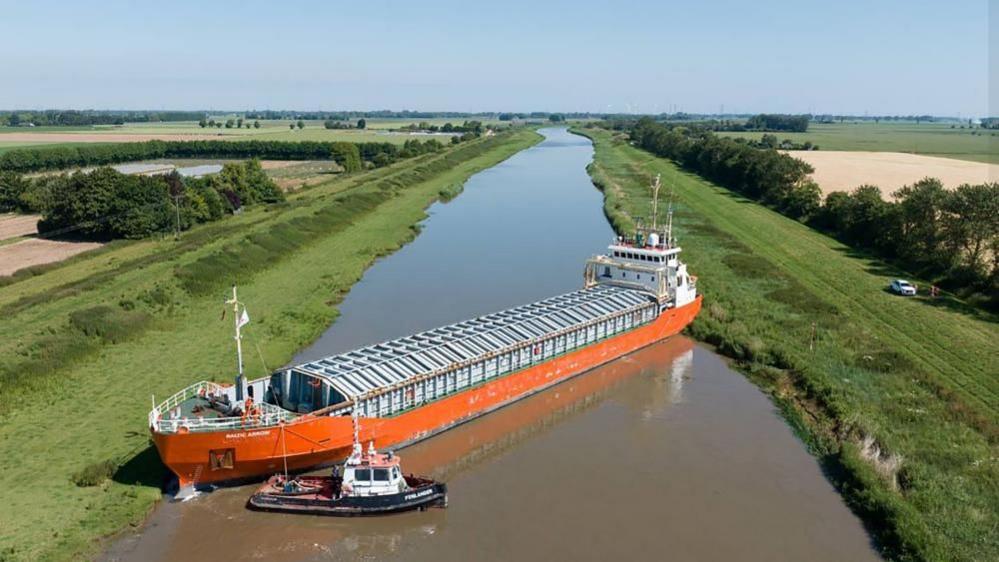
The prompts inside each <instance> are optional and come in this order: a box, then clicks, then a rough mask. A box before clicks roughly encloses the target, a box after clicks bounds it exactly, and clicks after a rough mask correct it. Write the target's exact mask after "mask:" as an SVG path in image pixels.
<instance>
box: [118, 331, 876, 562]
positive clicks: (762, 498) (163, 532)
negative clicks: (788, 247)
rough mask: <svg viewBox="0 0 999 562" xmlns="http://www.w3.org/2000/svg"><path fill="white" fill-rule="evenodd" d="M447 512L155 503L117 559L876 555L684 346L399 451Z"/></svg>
mask: <svg viewBox="0 0 999 562" xmlns="http://www.w3.org/2000/svg"><path fill="white" fill-rule="evenodd" d="M400 454H401V455H402V456H403V458H404V462H405V465H406V470H407V471H412V472H414V473H420V474H428V475H432V476H433V477H434V478H438V479H442V480H445V481H447V482H448V486H449V489H450V505H449V507H448V509H447V510H431V511H428V512H424V513H409V514H402V515H398V516H391V517H383V518H372V519H347V520H340V519H329V518H319V517H301V516H294V515H276V514H262V513H254V512H250V511H248V510H245V509H244V508H243V504H244V503H245V501H246V497H247V495H248V493H249V492H250V491H251V489H250V488H247V487H243V488H235V489H222V490H218V491H216V492H214V493H212V494H209V495H206V496H203V497H201V498H198V499H197V500H195V501H193V502H188V503H185V504H172V505H168V506H165V507H164V508H163V509H160V510H158V511H157V512H156V513H155V514H154V516H153V520H152V521H151V525H150V526H149V527H148V528H147V529H146V531H145V533H144V534H143V535H141V536H137V537H135V538H133V539H126V540H124V541H121V542H120V543H119V544H118V545H116V547H115V548H114V549H113V550H112V551H111V552H109V553H107V556H108V558H109V559H118V560H185V561H196V560H213V559H216V558H215V556H216V555H218V554H219V550H218V548H219V546H220V545H224V548H223V550H224V552H225V558H226V559H228V560H236V559H264V560H289V561H299V560H341V559H355V558H363V559H375V560H380V559H390V560H394V559H399V560H434V561H441V560H456V561H457V560H473V559H477V560H482V559H518V560H541V559H545V560H552V559H578V560H606V559H620V558H625V557H626V558H629V559H634V560H652V559H663V557H670V558H675V559H682V560H692V559H740V560H777V559H787V560H790V559H808V560H844V559H849V560H864V559H876V556H875V555H874V554H873V552H872V551H871V550H870V548H869V546H868V540H867V537H866V534H865V533H864V531H863V529H862V528H861V526H860V524H859V523H858V521H857V520H856V518H855V517H853V516H852V515H851V514H850V513H849V511H848V510H847V509H846V507H845V506H843V505H842V502H841V501H840V500H839V498H838V496H837V495H836V494H835V492H834V491H833V489H832V487H831V486H830V485H829V484H828V482H827V481H826V480H825V479H824V478H823V476H822V474H821V472H820V470H819V467H818V466H817V464H816V462H815V460H814V459H813V458H811V457H810V456H809V455H808V454H807V453H806V452H805V450H804V448H803V447H802V446H801V445H800V444H799V443H797V442H796V439H795V438H794V436H793V435H792V434H791V432H790V431H789V429H788V428H787V426H786V425H785V424H784V422H782V421H781V420H780V419H779V418H778V417H777V416H775V415H774V409H773V406H772V405H771V404H770V403H769V401H768V400H767V399H766V398H765V397H764V396H763V395H762V394H761V393H760V392H759V391H758V390H757V389H756V388H755V387H753V386H751V385H750V384H749V383H748V382H746V380H745V379H744V378H743V377H742V376H740V375H738V374H737V373H734V372H732V371H730V370H729V369H728V368H727V367H726V365H725V364H724V362H722V361H721V359H719V358H718V357H717V356H715V355H713V354H711V353H710V352H707V351H705V350H703V349H702V348H699V347H696V346H695V345H694V344H693V343H692V342H691V341H690V340H688V339H686V338H682V337H680V338H674V339H672V340H669V341H666V342H662V343H659V344H655V345H652V346H649V347H647V348H644V349H642V350H640V351H638V352H636V353H633V354H631V355H629V356H626V357H624V358H622V359H620V360H617V361H614V362H612V363H609V364H607V365H605V366H603V367H599V368H597V369H594V370H592V371H590V372H588V373H585V374H583V375H580V376H578V377H576V378H573V379H570V380H569V381H567V382H565V383H563V384H561V385H558V386H556V387H553V388H551V389H549V390H547V391H544V392H541V393H539V394H537V395H535V396H533V397H531V398H528V399H525V400H522V401H520V402H517V403H515V404H513V405H511V406H509V407H506V408H503V409H501V410H498V411H496V412H493V413H492V414H489V415H487V416H485V417H482V418H479V419H477V420H475V421H472V422H470V423H467V424H464V425H462V426H459V427H457V428H455V429H453V430H451V431H448V432H445V433H443V434H441V435H438V436H436V437H434V438H432V439H430V440H427V441H425V442H422V443H419V444H417V445H414V446H412V447H408V448H406V449H403V450H401V451H400Z"/></svg>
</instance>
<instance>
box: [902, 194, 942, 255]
mask: <svg viewBox="0 0 999 562" xmlns="http://www.w3.org/2000/svg"><path fill="white" fill-rule="evenodd" d="M892 195H893V196H894V197H895V200H896V201H897V203H896V207H897V209H898V220H899V222H898V228H899V232H898V236H899V251H900V252H901V253H902V254H903V255H905V256H906V258H908V259H910V260H912V261H914V262H917V263H919V262H922V263H926V262H930V261H936V260H937V258H939V257H941V256H938V252H940V251H941V250H942V247H941V234H942V232H941V230H942V228H941V215H942V214H943V207H944V204H945V202H946V200H947V199H948V193H947V190H946V189H944V186H943V184H942V183H941V182H940V180H938V179H935V178H924V179H922V180H920V181H918V182H916V183H914V184H912V185H907V186H904V187H902V188H901V189H899V190H897V191H895V192H894V193H893V194H892Z"/></svg>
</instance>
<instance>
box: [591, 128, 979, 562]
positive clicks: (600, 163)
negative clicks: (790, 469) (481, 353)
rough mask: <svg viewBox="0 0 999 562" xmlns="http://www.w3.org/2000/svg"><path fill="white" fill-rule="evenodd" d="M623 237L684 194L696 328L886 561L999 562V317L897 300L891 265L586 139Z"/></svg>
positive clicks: (615, 140) (654, 162) (680, 216)
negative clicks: (659, 177) (653, 191)
mask: <svg viewBox="0 0 999 562" xmlns="http://www.w3.org/2000/svg"><path fill="white" fill-rule="evenodd" d="M585 134H587V135H588V136H592V138H593V139H594V144H595V146H596V155H595V159H594V163H593V164H592V165H591V167H590V173H591V176H592V177H593V180H594V182H595V183H596V184H597V185H598V186H599V187H601V189H603V191H604V193H605V197H606V199H605V211H606V213H607V215H608V218H609V219H610V221H611V222H612V223H613V224H614V226H615V228H616V229H617V230H618V231H619V232H621V233H628V232H629V231H630V230H631V223H630V219H629V218H628V216H629V215H631V216H645V215H647V213H648V187H647V186H648V182H649V179H650V177H651V176H652V175H654V174H656V173H661V174H663V180H664V181H663V183H664V184H665V185H666V186H667V187H670V186H673V185H674V184H675V192H676V201H677V208H678V210H677V213H676V230H677V235H678V237H679V240H680V243H681V245H682V246H683V248H684V250H685V251H684V255H685V258H686V260H688V261H689V263H690V265H691V268H692V270H693V272H694V273H695V274H696V275H698V276H699V277H700V281H699V283H698V288H699V289H700V290H701V291H702V293H703V294H704V295H705V309H704V311H703V312H702V314H701V315H700V317H699V318H698V320H697V321H696V322H695V323H694V324H693V325H692V328H691V331H692V334H693V335H694V336H695V337H697V338H699V339H701V340H703V341H707V342H709V343H711V344H713V345H715V346H716V347H717V349H718V350H719V351H720V352H722V353H723V354H725V355H727V356H729V357H731V358H733V359H735V361H736V364H737V366H738V367H739V368H740V369H741V370H742V371H744V372H745V373H747V374H748V375H749V377H750V378H751V379H752V380H753V381H754V382H756V383H757V384H758V385H759V386H760V387H762V388H763V389H764V390H766V391H767V392H769V393H770V394H771V395H772V396H773V398H774V401H775V403H776V404H777V405H778V406H779V407H780V408H781V409H782V410H783V412H784V414H785V415H786V416H787V418H788V420H789V421H790V422H791V424H792V425H793V426H794V427H795V429H796V430H797V431H798V433H799V435H801V436H802V438H803V439H804V440H805V441H806V442H807V443H808V445H809V447H810V448H811V450H812V451H813V452H814V453H815V454H816V455H817V456H818V457H819V458H820V460H821V461H822V463H823V465H824V467H825V468H826V470H827V473H828V474H829V476H830V478H831V479H832V480H833V482H834V483H835V484H836V486H837V487H838V488H839V489H840V491H841V492H842V493H843V495H844V498H845V499H846V501H847V502H848V503H849V504H850V506H851V507H852V508H853V509H854V511H855V512H856V513H858V514H859V515H860V516H861V517H862V518H863V519H864V521H865V522H866V524H867V525H868V528H869V529H870V530H871V532H872V534H873V535H874V536H875V537H876V539H877V541H878V543H879V546H880V548H881V549H882V551H883V552H884V553H885V554H886V555H887V556H889V557H891V558H896V559H903V560H995V559H997V558H999V533H997V530H996V520H997V516H999V460H997V459H999V454H997V453H999V447H997V445H999V424H997V421H999V418H997V405H999V377H997V376H996V375H997V373H999V359H997V353H996V342H997V341H999V326H997V324H996V319H995V318H994V317H992V316H987V315H984V314H983V313H979V312H975V311H971V310H968V309H964V308H962V307H960V306H945V305H942V304H941V303H936V302H935V301H930V300H913V299H909V300H906V299H901V298H897V297H895V296H893V295H891V294H888V293H887V292H886V291H885V290H884V287H885V285H886V283H887V280H888V278H889V277H890V276H892V275H895V274H897V273H898V272H896V271H892V270H891V269H890V268H887V267H886V266H884V265H883V264H881V263H879V262H877V261H875V260H872V259H868V258H866V257H864V256H862V255H857V254H856V253H854V252H853V251H851V250H850V249H849V248H847V247H845V246H843V245H842V244H840V243H838V242H836V241H835V240H833V239H831V238H828V237H826V236H823V235H821V234H818V233H816V232H815V231H812V230H811V229H809V228H808V227H806V226H804V225H802V224H799V223H797V222H795V221H793V220H790V219H787V218H785V217H783V216H781V215H779V214H777V213H774V212H772V211H770V210H768V209H766V208H764V207H762V206H760V205H757V204H755V203H753V202H751V201H749V200H747V199H744V198H742V197H739V196H737V195H735V194H733V193H732V192H729V191H727V190H724V189H722V188H719V187H717V186H714V185H712V184H709V183H707V182H705V181H703V180H701V179H700V178H698V177H695V176H691V175H688V174H686V173H684V172H682V171H680V170H678V169H677V168H676V167H675V166H673V165H672V164H671V163H670V162H668V161H666V160H663V159H659V158H655V157H653V156H651V155H649V154H647V153H645V152H642V151H639V150H638V149H636V148H634V147H631V146H629V145H628V144H627V143H626V142H625V141H624V140H623V139H621V138H620V137H614V136H612V134H611V133H609V132H606V131H601V130H592V131H590V130H587V131H585Z"/></svg>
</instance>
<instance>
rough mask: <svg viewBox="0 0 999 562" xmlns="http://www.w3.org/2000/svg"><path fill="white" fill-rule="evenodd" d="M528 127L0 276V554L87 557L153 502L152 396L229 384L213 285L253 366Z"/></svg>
mask: <svg viewBox="0 0 999 562" xmlns="http://www.w3.org/2000/svg"><path fill="white" fill-rule="evenodd" d="M540 138H541V137H540V136H539V135H537V134H536V133H534V132H533V131H529V130H524V129H522V130H519V131H516V132H514V133H511V134H508V135H497V136H496V137H492V138H489V139H480V140H477V141H473V142H469V143H463V144H462V145H460V146H458V147H455V148H451V149H449V150H447V151H445V152H443V153H438V154H430V155H424V156H421V157H418V158H415V159H411V160H407V161H405V162H400V163H397V164H395V165H392V166H389V167H386V168H382V169H377V170H372V171H368V172H364V173H360V174H354V175H343V176H337V177H336V178H334V179H332V180H331V181H329V182H326V183H323V184H321V185H318V186H314V187H312V188H309V189H306V190H302V191H300V192H297V193H295V194H294V195H293V196H291V197H290V200H289V202H288V203H287V204H285V205H281V206H277V207H271V208H257V209H251V210H248V211H247V212H245V213H243V214H241V215H239V216H235V217H231V218H229V219H227V220H224V221H220V222H218V223H211V224H207V225H203V226H201V227H198V228H195V229H193V230H191V231H190V232H187V233H185V234H184V236H182V237H181V239H180V241H173V240H172V239H169V238H165V239H150V240H142V241H134V242H126V243H121V244H116V245H115V247H114V248H113V249H112V250H110V251H102V252H99V253H96V255H94V256H93V257H89V258H84V259H78V260H73V261H69V262H67V264H66V265H64V266H62V267H56V268H52V269H48V270H45V271H42V272H40V273H39V275H36V276H33V277H25V278H23V279H21V280H18V281H15V282H13V283H11V284H9V285H7V286H4V287H0V309H3V310H4V311H5V312H4V313H3V318H4V320H3V322H2V323H0V358H2V360H0V502H2V503H3V505H4V509H3V510H0V528H2V529H3V532H2V533H0V558H3V559H6V558H10V559H15V560H22V559H24V560H28V559H31V560H35V559H42V560H47V559H55V560H63V559H76V558H80V557H83V556H86V555H88V554H90V553H92V552H93V551H95V550H96V549H97V548H99V546H100V543H99V541H97V540H96V539H98V538H99V537H101V536H104V535H107V534H111V533H115V532H117V531H119V530H120V529H121V528H123V527H124V526H126V525H128V524H130V523H132V524H134V523H138V522H139V521H141V520H142V519H143V518H144V517H145V515H146V513H148V511H149V509H150V508H151V507H152V505H153V504H155V503H156V502H157V501H158V500H159V498H160V493H159V485H160V478H161V476H162V470H163V469H162V467H161V466H160V465H159V463H158V460H157V455H156V452H155V450H154V449H152V448H151V446H150V443H149V439H148V429H147V428H146V427H145V425H146V414H147V411H148V409H149V404H150V395H152V394H155V395H156V396H157V397H159V398H163V397H166V396H168V395H169V394H172V393H173V392H175V391H176V390H177V389H179V388H182V387H183V386H185V385H187V384H190V383H191V382H194V381H196V380H199V379H203V378H216V379H220V380H228V379H229V378H230V375H229V372H230V371H231V368H232V354H233V351H232V339H231V335H230V334H229V330H228V328H227V326H228V325H227V324H224V323H222V322H220V321H219V314H220V312H221V308H220V303H221V300H220V299H221V295H222V292H224V290H223V289H222V288H221V287H223V286H225V285H227V284H228V283H229V282H231V281H233V280H238V281H239V283H240V286H239V288H240V297H241V298H242V299H243V300H244V301H245V302H246V303H247V306H248V308H249V310H250V314H251V316H252V317H253V322H252V324H251V325H250V326H249V327H248V328H247V331H246V335H247V340H246V344H245V348H246V349H247V354H246V356H247V367H248V371H249V373H250V374H251V375H252V376H259V375H262V374H264V373H266V372H267V371H268V369H267V367H275V366H278V365H281V364H283V363H285V362H286V361H288V360H289V359H290V358H291V357H292V355H293V354H294V353H295V352H296V351H298V350H299V349H301V347H302V346H303V345H305V344H307V343H308V342H310V341H312V340H314V339H315V338H316V337H318V336H319V334H321V333H322V331H323V330H324V329H326V327H327V326H329V324H330V323H331V322H332V321H334V320H335V318H336V316H337V308H336V306H337V303H338V302H339V300H340V299H341V298H342V296H343V295H344V294H345V293H346V291H347V290H348V289H349V288H350V287H351V285H352V284H353V283H354V282H356V281H357V280H358V279H360V276H361V275H362V273H363V271H364V270H365V269H366V268H367V267H368V266H369V265H370V264H371V262H372V261H373V260H375V259H377V258H378V257H379V256H383V255H386V254H388V253H391V252H393V251H395V250H396V249H398V248H399V247H400V246H401V245H403V244H405V243H406V242H407V241H409V240H411V239H412V238H413V237H414V236H415V235H416V229H415V227H416V224H417V223H418V222H419V221H420V220H421V219H423V218H424V217H425V213H424V209H425V208H426V206H427V205H428V204H429V203H431V202H432V201H434V200H437V199H438V198H439V197H441V194H442V192H447V193H449V194H450V193H452V192H453V189H454V188H453V187H452V186H454V185H456V184H462V183H464V181H465V180H466V179H467V178H468V177H469V176H470V175H472V174H473V173H475V172H477V171H479V170H482V169H484V168H487V167H489V166H492V165H494V164H496V163H497V162H499V161H501V160H502V159H505V158H507V157H509V156H510V155H512V154H514V153H515V152H517V151H519V150H522V149H524V148H526V147H528V146H530V145H532V144H534V143H536V142H537V141H538V140H540ZM289 225H303V231H302V232H297V231H295V230H294V229H289ZM303 234H307V235H303ZM244 250H245V251H244ZM233 252H235V253H237V254H240V257H239V259H238V260H237V261H238V262H239V263H232V262H231V261H229V260H230V256H231V254H232V253H233ZM26 374H29V375H30V376H25V375H26Z"/></svg>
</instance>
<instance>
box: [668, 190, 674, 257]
mask: <svg viewBox="0 0 999 562" xmlns="http://www.w3.org/2000/svg"><path fill="white" fill-rule="evenodd" d="M666 247H667V248H672V247H673V184H670V188H669V207H667V209H666Z"/></svg>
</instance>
